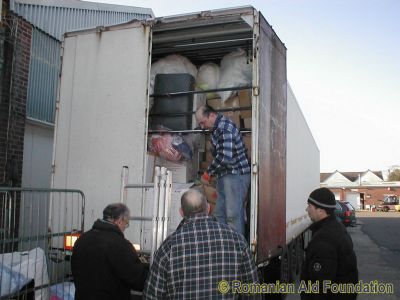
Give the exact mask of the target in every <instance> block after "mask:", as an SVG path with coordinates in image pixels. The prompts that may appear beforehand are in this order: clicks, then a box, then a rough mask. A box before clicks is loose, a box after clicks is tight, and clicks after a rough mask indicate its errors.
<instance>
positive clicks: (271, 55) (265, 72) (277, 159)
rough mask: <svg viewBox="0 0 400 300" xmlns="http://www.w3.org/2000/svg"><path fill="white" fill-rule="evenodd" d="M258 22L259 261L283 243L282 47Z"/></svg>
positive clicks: (261, 21)
mask: <svg viewBox="0 0 400 300" xmlns="http://www.w3.org/2000/svg"><path fill="white" fill-rule="evenodd" d="M259 22H260V38H259V49H260V50H259V53H258V57H259V59H260V65H259V72H260V76H259V86H260V96H259V97H258V98H259V101H258V105H259V107H258V116H259V126H258V129H259V132H258V134H257V135H256V138H258V159H259V161H258V163H257V164H258V169H259V179H258V209H259V217H258V226H257V227H258V232H257V262H262V261H265V260H267V259H268V257H271V256H273V255H274V254H276V253H274V251H276V250H277V249H278V247H279V246H282V245H284V244H285V209H286V205H285V201H284V199H285V192H286V190H285V189H286V49H285V47H284V46H283V44H282V43H281V42H280V41H279V39H278V37H277V36H276V34H275V33H274V32H273V30H272V28H271V26H270V25H269V24H268V23H267V21H266V20H265V19H264V17H262V15H260V20H259ZM253 135H254V133H253Z"/></svg>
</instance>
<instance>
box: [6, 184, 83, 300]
mask: <svg viewBox="0 0 400 300" xmlns="http://www.w3.org/2000/svg"><path fill="white" fill-rule="evenodd" d="M84 211H85V197H84V194H83V193H82V192H81V191H79V190H66V189H33V188H29V189H25V188H6V187H0V299H36V300H38V299H50V298H51V297H52V296H55V297H59V298H61V299H64V294H68V293H70V294H72V295H73V289H74V288H73V285H72V284H71V283H70V281H71V274H70V273H71V271H70V270H71V269H70V257H71V249H72V247H70V243H71V242H72V241H74V240H75V239H76V238H77V236H78V235H79V233H81V232H83V228H84Z"/></svg>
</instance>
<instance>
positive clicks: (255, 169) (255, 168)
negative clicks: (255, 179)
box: [251, 164, 258, 174]
mask: <svg viewBox="0 0 400 300" xmlns="http://www.w3.org/2000/svg"><path fill="white" fill-rule="evenodd" d="M251 171H252V172H253V174H257V173H258V165H257V164H253V166H252V168H251Z"/></svg>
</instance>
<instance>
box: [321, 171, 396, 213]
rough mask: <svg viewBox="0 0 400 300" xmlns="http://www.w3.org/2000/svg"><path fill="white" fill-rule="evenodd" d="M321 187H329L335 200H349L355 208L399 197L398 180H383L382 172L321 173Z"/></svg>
mask: <svg viewBox="0 0 400 300" xmlns="http://www.w3.org/2000/svg"><path fill="white" fill-rule="evenodd" d="M320 179H321V187H327V188H329V189H330V190H331V191H332V192H333V193H334V194H335V197H336V199H337V200H342V201H349V202H350V203H352V205H353V206H354V207H355V208H356V209H371V208H373V207H378V206H382V205H383V204H384V202H385V201H388V200H393V199H396V198H397V199H398V198H399V197H400V182H394V181H385V180H384V179H383V176H382V172H377V171H370V170H367V171H365V172H339V171H335V172H333V173H321V174H320Z"/></svg>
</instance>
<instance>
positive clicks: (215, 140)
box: [207, 114, 250, 178]
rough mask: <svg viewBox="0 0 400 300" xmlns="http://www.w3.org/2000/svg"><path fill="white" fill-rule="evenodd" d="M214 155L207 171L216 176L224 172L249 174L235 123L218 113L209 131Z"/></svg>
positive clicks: (245, 154) (247, 163)
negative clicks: (210, 131)
mask: <svg viewBox="0 0 400 300" xmlns="http://www.w3.org/2000/svg"><path fill="white" fill-rule="evenodd" d="M211 142H212V144H213V150H212V155H213V157H214V159H213V161H212V163H211V165H210V166H209V167H208V170H207V172H208V173H209V174H210V175H216V176H217V177H218V178H221V177H222V176H224V175H226V174H249V173H250V164H249V161H248V159H247V150H246V148H245V146H244V143H243V140H242V135H241V134H240V132H239V130H238V129H237V127H236V125H235V123H233V122H232V120H230V119H229V118H226V117H224V116H223V115H221V114H218V117H217V119H216V121H215V125H214V128H213V130H212V133H211Z"/></svg>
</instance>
